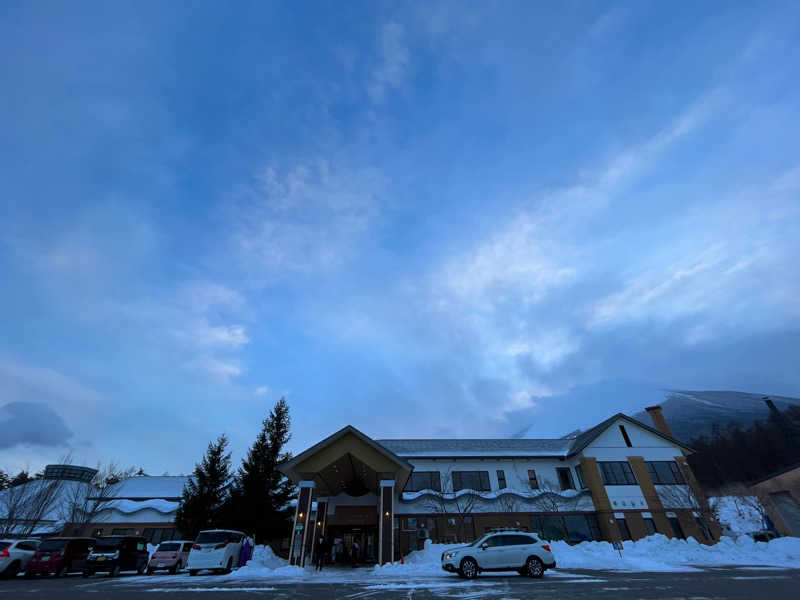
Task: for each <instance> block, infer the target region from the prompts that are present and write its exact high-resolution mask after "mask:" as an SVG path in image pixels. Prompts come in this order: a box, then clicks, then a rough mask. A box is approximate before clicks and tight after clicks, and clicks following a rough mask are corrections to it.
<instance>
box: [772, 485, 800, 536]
mask: <svg viewBox="0 0 800 600" xmlns="http://www.w3.org/2000/svg"><path fill="white" fill-rule="evenodd" d="M769 497H770V500H772V503H773V504H774V505H775V510H777V511H778V514H779V515H780V516H781V519H783V522H784V523H786V526H787V527H788V528H789V533H790V534H791V535H794V536H800V506H799V505H798V504H797V500H795V499H794V497H793V496H792V495H791V494H790V493H789V492H775V493H773V494H770V495H769Z"/></svg>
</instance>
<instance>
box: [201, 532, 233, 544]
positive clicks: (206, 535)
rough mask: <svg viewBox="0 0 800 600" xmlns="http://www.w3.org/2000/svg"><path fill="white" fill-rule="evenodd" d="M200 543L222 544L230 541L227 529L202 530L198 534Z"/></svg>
mask: <svg viewBox="0 0 800 600" xmlns="http://www.w3.org/2000/svg"><path fill="white" fill-rule="evenodd" d="M196 541H197V543H198V544H221V543H222V542H227V541H228V534H227V532H225V531H201V532H200V533H199V534H198V536H197V540H196Z"/></svg>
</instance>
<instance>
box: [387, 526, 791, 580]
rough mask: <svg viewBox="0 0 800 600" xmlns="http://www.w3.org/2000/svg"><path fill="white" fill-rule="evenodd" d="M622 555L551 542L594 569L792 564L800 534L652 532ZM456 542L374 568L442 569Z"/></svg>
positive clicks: (564, 555)
mask: <svg viewBox="0 0 800 600" xmlns="http://www.w3.org/2000/svg"><path fill="white" fill-rule="evenodd" d="M623 546H624V549H623V550H622V557H620V555H619V552H617V551H616V550H614V549H613V548H612V547H611V544H610V543H608V542H583V543H581V544H577V545H575V546H570V545H569V544H567V543H566V542H550V547H551V548H552V550H553V554H554V555H555V557H556V562H557V564H558V568H559V569H598V570H615V571H689V570H691V569H692V567H693V566H698V567H700V566H704V567H705V566H727V565H757V566H773V567H796V566H797V565H798V564H800V538H789V537H786V538H779V539H777V540H772V541H770V542H754V541H753V540H752V538H750V537H747V536H743V537H740V538H738V539H734V538H730V537H724V538H722V540H721V541H720V542H719V543H717V544H715V545H713V546H706V545H703V544H700V543H699V542H697V541H695V540H694V539H693V538H690V539H688V540H678V539H674V538H673V539H670V538H667V537H666V536H664V535H660V534H657V535H651V536H648V537H646V538H644V539H641V540H639V541H637V542H624V543H623ZM455 547H457V546H453V545H447V544H432V543H430V541H429V542H428V543H427V544H426V545H425V549H424V550H420V551H417V552H412V553H411V554H409V555H408V556H407V557H406V558H405V564H403V565H401V564H400V563H395V564H391V565H384V566H382V567H380V566H376V567H375V572H376V573H381V574H392V575H402V574H405V575H408V576H416V575H434V574H441V573H442V572H443V571H442V570H441V555H442V552H445V551H446V550H447V549H449V548H455Z"/></svg>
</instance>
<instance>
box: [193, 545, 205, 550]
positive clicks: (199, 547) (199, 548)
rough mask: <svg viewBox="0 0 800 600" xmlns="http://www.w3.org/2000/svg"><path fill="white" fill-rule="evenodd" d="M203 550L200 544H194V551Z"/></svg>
mask: <svg viewBox="0 0 800 600" xmlns="http://www.w3.org/2000/svg"><path fill="white" fill-rule="evenodd" d="M202 549H203V548H202V547H201V546H200V545H199V544H192V550H202Z"/></svg>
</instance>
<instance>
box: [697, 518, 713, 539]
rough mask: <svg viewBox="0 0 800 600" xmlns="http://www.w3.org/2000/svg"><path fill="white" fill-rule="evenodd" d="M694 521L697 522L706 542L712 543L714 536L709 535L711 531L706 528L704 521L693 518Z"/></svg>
mask: <svg viewBox="0 0 800 600" xmlns="http://www.w3.org/2000/svg"><path fill="white" fill-rule="evenodd" d="M694 520H695V521H697V526H698V527H699V528H700V531H701V532H702V534H703V537H705V538H706V540H707V541H712V540H713V539H714V536H712V535H711V530H710V529H709V528H708V525H706V522H705V520H704V519H703V518H702V517H695V518H694Z"/></svg>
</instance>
